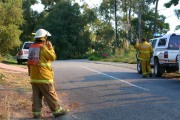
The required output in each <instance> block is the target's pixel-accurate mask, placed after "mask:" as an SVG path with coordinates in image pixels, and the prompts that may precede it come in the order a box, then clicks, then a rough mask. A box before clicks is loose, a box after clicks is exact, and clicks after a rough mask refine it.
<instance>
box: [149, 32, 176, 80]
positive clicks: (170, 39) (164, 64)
mask: <svg viewBox="0 0 180 120" xmlns="http://www.w3.org/2000/svg"><path fill="white" fill-rule="evenodd" d="M179 47H180V33H168V34H165V35H164V36H163V37H159V38H156V42H155V44H154V53H153V57H152V59H151V62H150V63H151V65H152V66H154V75H155V76H156V77H160V76H161V75H162V74H163V73H164V72H175V71H177V70H178V53H179Z"/></svg>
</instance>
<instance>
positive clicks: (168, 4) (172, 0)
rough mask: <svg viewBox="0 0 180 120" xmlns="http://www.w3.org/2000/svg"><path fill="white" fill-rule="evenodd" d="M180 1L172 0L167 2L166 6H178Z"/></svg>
mask: <svg viewBox="0 0 180 120" xmlns="http://www.w3.org/2000/svg"><path fill="white" fill-rule="evenodd" d="M178 3H179V0H170V1H169V2H167V3H165V4H164V6H165V7H166V8H170V7H171V6H172V5H174V6H176V5H177V4H178Z"/></svg>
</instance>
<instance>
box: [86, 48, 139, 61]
mask: <svg viewBox="0 0 180 120" xmlns="http://www.w3.org/2000/svg"><path fill="white" fill-rule="evenodd" d="M88 59H89V60H93V61H106V62H124V63H130V64H134V63H136V62H137V61H136V50H135V49H134V47H133V46H130V47H129V49H127V50H124V49H119V50H118V51H117V52H116V54H115V55H110V56H108V57H103V56H102V55H101V54H98V53H94V54H92V55H91V56H90V57H89V58H88Z"/></svg>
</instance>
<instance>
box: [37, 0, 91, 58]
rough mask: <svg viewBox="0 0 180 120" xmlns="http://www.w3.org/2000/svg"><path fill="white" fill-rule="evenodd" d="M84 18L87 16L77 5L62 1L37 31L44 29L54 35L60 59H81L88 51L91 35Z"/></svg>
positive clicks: (53, 39)
mask: <svg viewBox="0 0 180 120" xmlns="http://www.w3.org/2000/svg"><path fill="white" fill-rule="evenodd" d="M84 17H87V16H85V15H82V14H81V12H80V6H79V5H78V4H77V3H75V4H71V2H70V1H66V0H62V1H61V2H58V3H57V4H56V5H55V6H54V8H53V9H52V10H51V11H50V12H49V13H47V14H46V16H45V18H44V19H42V20H41V22H40V24H39V25H38V26H37V29H38V28H44V29H47V30H48V31H49V32H50V33H51V34H52V38H51V39H52V42H53V44H54V45H55V49H56V53H57V58H58V59H68V58H79V57H80V56H83V55H84V54H86V52H87V51H88V48H89V46H90V39H89V36H90V33H89V31H88V30H86V29H85V26H86V25H87V23H88V22H89V21H87V20H88V18H86V20H84ZM89 17H91V16H89ZM52 18H53V19H52Z"/></svg>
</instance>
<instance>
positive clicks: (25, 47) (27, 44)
mask: <svg viewBox="0 0 180 120" xmlns="http://www.w3.org/2000/svg"><path fill="white" fill-rule="evenodd" d="M31 44H32V43H25V44H24V48H23V49H29V47H30V45H31Z"/></svg>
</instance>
